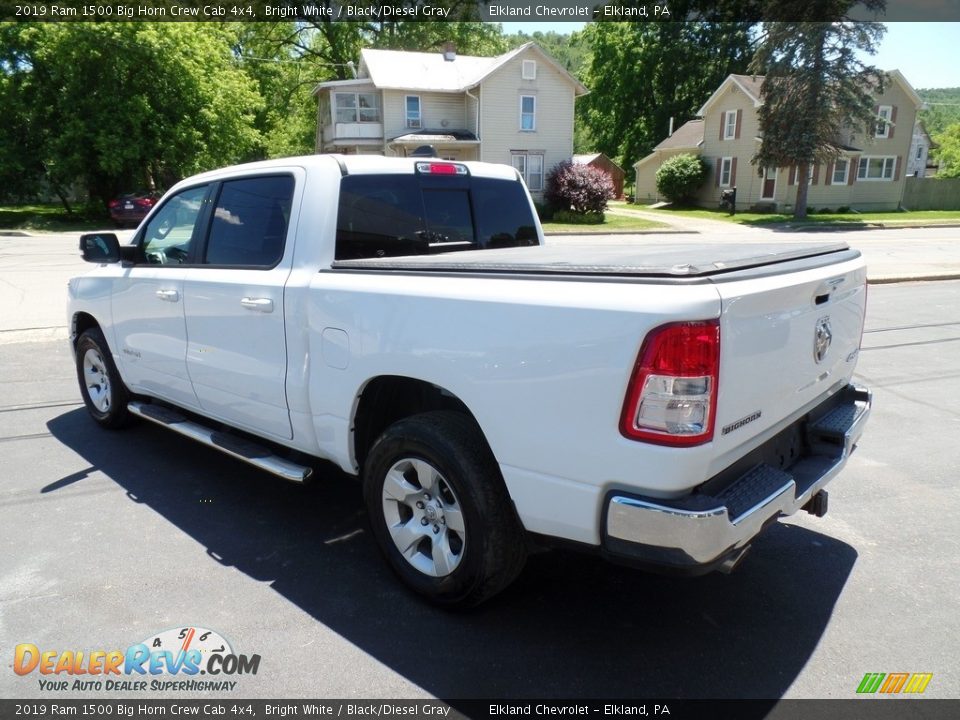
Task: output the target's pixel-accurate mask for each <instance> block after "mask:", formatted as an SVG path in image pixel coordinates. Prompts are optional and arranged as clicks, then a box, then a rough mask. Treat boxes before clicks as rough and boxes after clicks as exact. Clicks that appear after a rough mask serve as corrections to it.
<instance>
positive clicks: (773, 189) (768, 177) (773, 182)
mask: <svg viewBox="0 0 960 720" xmlns="http://www.w3.org/2000/svg"><path fill="white" fill-rule="evenodd" d="M776 194H777V169H776V168H775V167H767V168H764V169H763V191H762V192H761V193H760V199H761V200H773V198H774V196H775V195H776Z"/></svg>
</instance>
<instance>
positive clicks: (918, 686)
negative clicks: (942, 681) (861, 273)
mask: <svg viewBox="0 0 960 720" xmlns="http://www.w3.org/2000/svg"><path fill="white" fill-rule="evenodd" d="M932 679H933V673H914V674H913V675H912V676H911V677H910V682H908V683H907V686H906V687H905V688H904V689H903V691H904V692H905V693H922V692H923V691H924V690H926V689H927V685H929V684H930V681H931V680H932Z"/></svg>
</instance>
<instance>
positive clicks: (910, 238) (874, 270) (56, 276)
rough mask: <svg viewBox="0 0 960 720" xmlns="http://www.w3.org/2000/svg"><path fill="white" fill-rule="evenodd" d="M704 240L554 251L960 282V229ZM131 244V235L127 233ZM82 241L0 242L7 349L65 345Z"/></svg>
mask: <svg viewBox="0 0 960 720" xmlns="http://www.w3.org/2000/svg"><path fill="white" fill-rule="evenodd" d="M697 227H698V228H699V230H698V231H697V232H691V233H684V234H668V235H665V234H649V235H632V236H631V235H609V236H596V235H579V236H577V235H570V236H551V237H549V238H548V242H551V243H584V244H592V245H596V244H609V243H613V244H623V243H641V244H649V245H662V244H663V243H665V242H668V243H676V244H681V245H683V244H699V243H703V242H757V243H766V242H771V241H775V240H784V241H786V242H810V243H836V242H846V243H848V244H849V245H850V246H852V247H855V248H857V249H858V250H860V251H861V252H862V253H863V254H864V257H865V258H866V260H867V267H868V272H869V276H870V281H871V282H886V281H890V280H897V279H912V278H923V277H941V278H960V228H909V229H898V230H872V231H864V230H858V231H836V232H822V231H821V232H817V231H806V232H782V231H777V230H770V229H763V228H751V227H747V228H744V227H742V226H739V225H733V224H730V223H724V222H717V221H709V220H707V221H698V223H697ZM120 235H121V237H128V236H129V235H130V231H125V232H121V233H120ZM78 240H79V233H66V234H59V235H58V234H38V235H35V236H32V237H13V236H3V235H0V307H2V308H4V312H2V313H0V343H3V342H9V341H11V340H13V339H20V340H23V339H32V340H44V339H53V338H57V337H66V335H65V325H66V319H65V316H64V312H65V310H64V307H65V303H66V284H67V279H68V278H70V277H71V276H73V275H77V274H80V273H83V272H85V271H86V269H87V268H86V267H85V263H84V262H83V261H82V260H81V259H80V254H79V250H78V249H77V244H78Z"/></svg>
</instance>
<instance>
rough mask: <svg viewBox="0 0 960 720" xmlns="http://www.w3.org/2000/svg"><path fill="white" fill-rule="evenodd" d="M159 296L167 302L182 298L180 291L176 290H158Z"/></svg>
mask: <svg viewBox="0 0 960 720" xmlns="http://www.w3.org/2000/svg"><path fill="white" fill-rule="evenodd" d="M157 297H158V298H160V299H161V300H166V301H167V302H177V300H179V299H180V293H178V292H177V291H176V290H157Z"/></svg>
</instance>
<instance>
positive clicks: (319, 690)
mask: <svg viewBox="0 0 960 720" xmlns="http://www.w3.org/2000/svg"><path fill="white" fill-rule="evenodd" d="M897 232H901V231H883V238H882V239H879V240H876V241H875V240H873V239H872V238H868V237H865V235H866V233H850V235H851V239H850V241H851V243H852V244H855V245H856V244H857V243H864V244H866V243H873V242H877V243H892V244H895V243H896V242H897V240H896V238H895V237H894V236H891V233H897ZM902 232H907V233H912V234H914V235H915V236H916V237H918V238H920V240H918V242H927V243H930V244H931V247H936V245H937V244H938V243H944V244H946V243H947V242H948V241H949V238H950V237H956V233H957V232H958V231H956V230H952V231H947V230H937V231H933V230H924V231H919V230H914V231H902ZM950 233H952V235H951V234H950ZM853 236H858V237H859V238H860V240H857V239H856V238H854V237H853ZM836 237H837V236H836V235H831V236H830V238H829V239H831V240H833V239H836ZM610 241H611V242H619V241H620V240H616V239H611V240H610ZM71 243H72V245H71ZM75 243H76V240H75V237H72V238H71V237H60V238H57V237H50V238H43V239H41V240H39V241H37V240H35V239H29V240H28V239H24V238H0V288H2V289H0V293H2V295H0V300H2V302H3V303H4V308H5V309H4V313H3V314H2V315H0V322H2V326H0V367H2V368H3V371H4V381H3V388H4V395H3V398H2V399H0V466H2V468H3V470H2V482H0V653H2V655H0V659H2V663H0V697H8V698H9V697H40V696H42V695H44V693H43V692H41V690H40V689H39V686H38V680H37V674H36V673H34V674H33V675H32V676H28V677H18V676H16V675H15V674H14V673H13V672H12V670H11V669H10V666H11V665H12V662H11V661H12V652H11V647H12V646H13V645H15V644H17V643H24V642H30V643H34V644H36V645H37V646H38V647H41V648H45V649H59V650H64V649H74V650H96V649H103V650H111V649H116V648H125V647H127V646H128V645H130V644H133V643H135V642H139V641H141V640H143V639H145V638H148V637H152V636H153V635H155V634H156V633H158V632H160V631H162V630H167V629H170V628H178V627H186V626H188V625H192V626H198V627H205V628H211V629H214V630H217V631H219V632H220V633H222V634H223V635H224V636H225V637H226V638H228V639H229V640H230V641H231V642H232V644H233V647H234V649H235V650H236V651H238V652H242V653H247V654H252V653H258V654H260V655H261V656H262V663H261V666H260V671H259V673H258V674H257V675H255V676H253V675H248V676H240V677H236V678H235V679H237V680H238V683H239V685H238V689H237V691H236V692H235V693H234V695H235V696H236V697H267V696H272V697H289V698H295V697H318V696H319V697H323V696H326V697H370V696H380V697H421V696H438V697H443V698H456V697H491V698H519V697H536V696H539V697H561V698H576V697H580V698H604V697H608V698H619V697H648V698H655V697H663V698H670V697H685V698H695V697H763V698H776V697H833V698H850V697H853V696H854V692H855V689H856V686H857V684H858V683H859V682H860V679H861V678H862V677H863V675H864V673H866V672H932V673H933V675H934V677H933V680H932V682H931V683H930V685H929V687H928V689H927V691H926V695H927V696H931V697H951V698H957V697H960V671H958V667H957V663H956V655H957V653H956V639H957V638H958V637H960V616H958V614H957V613H956V585H957V578H958V577H960V540H958V538H960V513H957V512H956V508H957V507H960V484H958V483H957V476H956V473H957V468H958V467H960V446H958V444H957V442H956V438H957V437H958V436H960V409H958V408H960V370H958V368H960V282H925V283H905V284H897V285H878V286H876V287H873V288H871V290H870V306H869V312H868V318H867V332H866V334H865V336H864V343H863V352H862V356H861V360H860V365H859V373H858V376H859V380H860V381H861V382H863V383H865V384H868V385H870V386H871V387H872V388H873V389H874V390H875V393H876V402H875V410H874V414H873V417H872V419H871V421H870V424H869V426H868V428H867V432H866V434H865V436H864V438H863V441H862V443H861V445H860V448H859V449H858V451H857V452H856V453H855V454H854V456H853V458H852V459H851V461H850V464H849V466H848V468H847V470H846V471H845V472H844V473H843V474H842V475H841V476H840V477H839V479H838V480H837V481H836V482H835V483H833V484H832V485H831V487H830V512H829V514H828V515H827V516H826V517H825V518H823V519H816V518H813V517H811V516H806V515H803V516H799V515H798V516H795V517H793V518H791V519H790V520H789V521H787V522H783V523H780V524H779V525H776V526H774V527H772V528H771V529H770V530H769V532H768V533H767V534H766V535H765V536H764V537H763V538H762V539H761V540H760V541H759V542H758V543H757V544H756V545H755V546H754V548H753V550H752V552H751V553H750V555H748V557H747V559H746V560H745V562H744V563H743V564H742V565H741V567H740V568H738V570H737V571H736V572H735V573H734V574H733V575H730V576H724V575H711V576H707V577H703V578H699V579H692V580H686V579H672V578H664V577H659V576H654V575H648V574H643V573H639V572H636V571H632V570H627V569H623V568H619V567H615V566H612V565H608V564H604V563H602V562H600V561H598V560H595V559H593V558H591V557H586V556H582V555H578V554H573V553H568V552H559V551H556V552H550V553H543V554H539V555H537V556H535V557H533V558H531V560H530V562H529V564H528V566H527V569H526V571H525V572H524V574H523V575H522V576H521V578H520V580H519V581H518V582H517V583H516V584H515V585H514V586H512V587H511V588H510V589H509V590H508V591H507V592H505V593H504V594H503V595H502V596H500V597H498V598H497V599H495V600H494V601H493V602H491V603H490V604H488V605H486V606H484V607H481V608H479V609H477V610H475V611H472V612H469V613H465V614H449V613H445V612H440V611H437V610H434V609H432V608H429V607H427V606H425V605H423V604H422V603H420V602H419V601H418V600H416V599H414V598H413V597H411V596H410V595H409V594H407V593H406V592H405V591H404V590H402V589H401V588H400V586H399V584H398V583H397V582H396V581H395V580H394V579H393V578H392V577H391V576H390V574H389V572H388V570H387V569H386V566H385V565H384V564H383V562H382V561H381V559H380V557H379V556H378V554H377V551H376V548H375V547H374V544H373V542H372V539H371V537H370V535H369V533H368V532H367V529H366V524H365V520H364V517H363V512H362V502H361V497H360V492H359V487H358V486H357V485H356V484H355V483H352V482H350V481H349V480H348V479H346V478H344V477H343V476H342V475H341V474H340V473H339V472H337V471H334V470H331V469H329V468H325V467H324V468H321V471H320V473H319V481H318V482H317V483H316V484H314V485H312V486H308V487H299V486H296V485H292V484H286V483H284V482H282V481H279V480H275V479H273V478H272V477H269V476H267V475H265V474H263V473H260V472H258V471H256V470H254V469H252V468H249V467H247V466H245V465H243V464H240V463H238V462H235V461H233V460H230V459H228V458H225V457H224V456H222V455H220V454H219V453H216V452H214V451H212V450H208V449H206V448H203V447H201V446H198V445H196V444H194V443H191V442H190V441H189V440H186V439H182V438H180V437H177V436H174V435H172V434H170V433H167V432H165V431H164V430H163V429H160V428H157V427H154V426H147V425H144V424H141V425H138V426H136V427H134V428H132V429H130V430H128V431H125V432H118V433H111V432H106V431H102V430H99V429H98V428H96V427H94V425H93V423H92V422H91V421H90V420H89V419H88V418H87V416H86V414H85V411H84V410H83V409H82V407H81V405H80V400H79V393H78V391H77V388H76V379H75V375H74V371H73V367H72V362H71V358H70V356H69V352H68V350H67V348H66V346H65V343H64V342H62V341H54V340H51V339H50V338H51V336H53V335H57V334H60V333H62V332H63V328H62V326H63V285H64V283H65V281H66V278H67V277H68V276H69V275H70V274H72V273H73V272H74V271H75V270H77V269H80V268H81V263H79V262H78V260H76V259H75V257H74V256H73V255H71V253H75V251H74V250H73V248H75V247H76V244H75ZM857 246H858V247H862V246H861V245H857ZM877 252H878V253H880V254H882V253H883V252H885V251H882V250H878V251H877ZM28 253H29V254H28ZM933 262H936V260H934V261H933ZM44 333H50V335H44ZM46 695H47V697H52V696H54V695H56V693H53V694H50V693H47V694H46ZM157 695H158V694H156V693H151V694H150V696H151V697H155V696H157ZM172 695H173V696H178V697H182V694H177V693H173V694H172ZM63 696H67V694H64V695H63ZM69 696H70V697H79V696H83V695H82V694H81V695H77V694H69ZM86 696H88V697H100V698H102V697H104V696H105V693H104V692H89V693H86ZM113 696H114V697H120V696H124V697H133V696H134V695H133V694H131V693H117V694H114V695H113ZM903 701H905V702H909V699H906V700H903ZM897 702H901V700H897Z"/></svg>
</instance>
